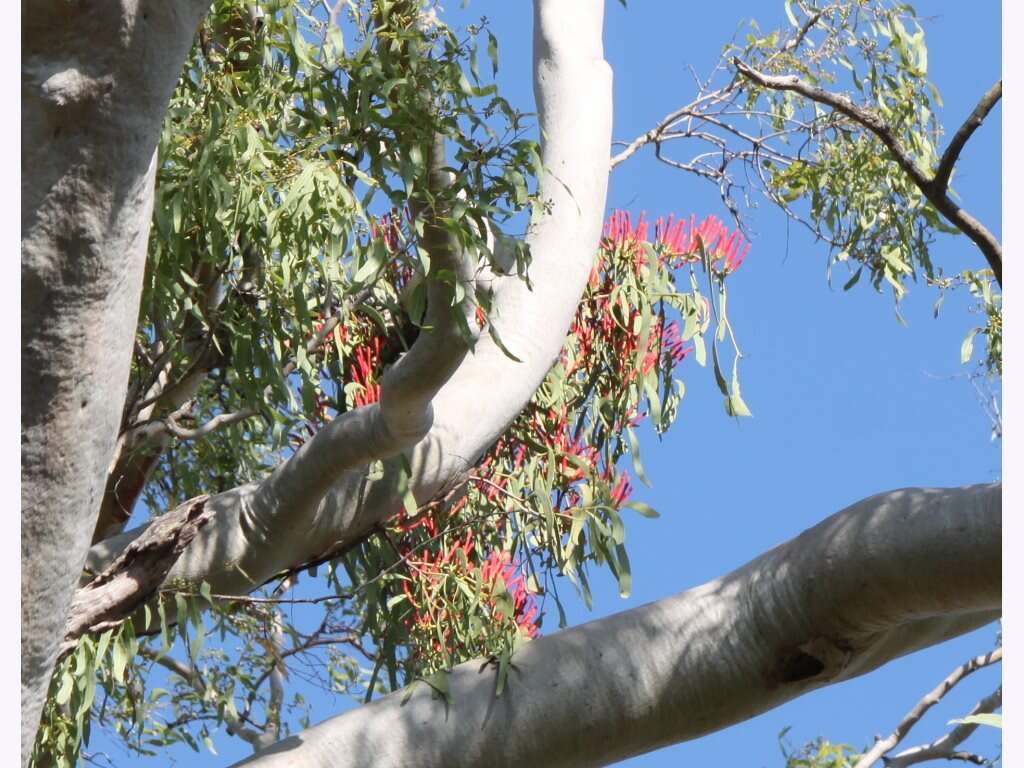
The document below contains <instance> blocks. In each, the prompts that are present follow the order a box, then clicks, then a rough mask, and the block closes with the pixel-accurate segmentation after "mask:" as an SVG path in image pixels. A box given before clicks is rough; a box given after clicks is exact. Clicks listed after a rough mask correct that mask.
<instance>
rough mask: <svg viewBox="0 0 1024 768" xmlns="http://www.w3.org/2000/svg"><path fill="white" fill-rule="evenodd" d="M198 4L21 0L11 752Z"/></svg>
mask: <svg viewBox="0 0 1024 768" xmlns="http://www.w3.org/2000/svg"><path fill="white" fill-rule="evenodd" d="M205 8H206V3H204V2H202V0H189V1H187V2H184V1H180V0H179V1H177V2H161V1H158V0H151V1H147V0H122V1H121V2H113V1H112V0H104V1H103V2H95V3H83V2H66V0H39V1H38V2H31V3H22V79H21V107H22V111H21V133H22V155H21V164H22V177H21V178H22V182H21V196H22V215H21V229H22V251H21V258H22V261H21V334H22V335H21V367H22V384H21V418H22V422H21V424H22V434H21V444H22V460H21V493H22V497H21V498H22V513H21V568H22V600H21V606H22V614H21V621H22V624H21V642H22V657H21V658H22V667H21V670H22V672H21V674H22V742H21V743H22V761H23V763H24V762H25V761H27V759H28V756H29V753H30V752H31V749H32V744H33V742H34V739H35V732H36V729H37V727H38V723H39V716H40V711H41V708H42V705H43V701H44V699H45V696H46V691H47V685H48V683H49V679H50V674H51V671H52V668H53V663H54V658H55V654H56V651H57V647H58V645H59V643H60V639H61V635H62V634H63V630H64V620H65V617H66V615H67V610H68V606H69V604H70V602H71V596H72V593H73V592H74V589H75V585H76V584H77V582H78V577H79V573H80V571H81V567H82V564H83V563H84V561H85V556H86V553H87V552H88V549H89V544H90V540H91V535H92V531H93V526H94V525H95V521H96V516H97V513H98V510H99V505H100V497H101V495H102V492H103V485H104V480H105V478H106V474H107V468H108V465H109V462H110V459H111V455H112V453H113V449H114V444H115V441H116V438H117V431H118V425H119V424H120V420H121V409H122V406H123V399H124V395H125V389H126V387H127V382H128V372H129V366H130V361H131V350H132V344H133V341H134V338H135V327H136V322H137V320H138V309H139V296H140V291H141V287H142V275H143V270H144V266H145V260H146V243H147V238H148V233H149V226H150V216H151V212H152V205H153V178H154V173H155V169H156V158H155V150H156V145H157V140H158V138H159V131H160V125H161V122H162V121H163V118H164V114H165V112H166V110H167V104H168V102H169V100H170V96H171V92H172V90H173V87H174V83H175V82H176V80H177V78H178V76H179V75H180V73H181V69H182V65H183V64H184V61H185V56H186V55H187V53H188V49H189V45H190V44H191V41H192V38H193V35H194V33H195V31H196V27H197V25H198V23H199V21H200V19H201V17H202V14H203V12H204V10H205Z"/></svg>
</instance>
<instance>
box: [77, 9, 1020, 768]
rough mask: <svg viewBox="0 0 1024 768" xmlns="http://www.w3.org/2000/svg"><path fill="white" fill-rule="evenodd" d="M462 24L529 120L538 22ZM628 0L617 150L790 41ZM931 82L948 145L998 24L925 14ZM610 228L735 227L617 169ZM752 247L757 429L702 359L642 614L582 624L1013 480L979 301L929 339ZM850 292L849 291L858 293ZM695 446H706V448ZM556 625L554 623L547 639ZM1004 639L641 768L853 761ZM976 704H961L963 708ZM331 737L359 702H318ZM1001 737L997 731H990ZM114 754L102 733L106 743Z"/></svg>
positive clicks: (746, 336)
mask: <svg viewBox="0 0 1024 768" xmlns="http://www.w3.org/2000/svg"><path fill="white" fill-rule="evenodd" d="M449 5H451V6H452V8H451V9H450V10H451V11H452V13H451V14H450V15H451V16H452V17H453V18H458V19H465V20H467V21H471V20H474V19H475V18H477V17H479V16H480V15H487V16H488V17H489V18H490V19H491V26H492V29H493V30H494V31H495V33H496V34H497V35H498V37H499V40H500V42H501V70H500V72H499V85H500V87H501V89H502V92H503V94H504V95H505V96H506V97H507V98H509V99H510V100H511V101H512V102H513V103H514V104H517V105H519V106H521V107H523V108H525V109H531V108H532V94H531V85H530V69H529V67H530V64H529V46H530V39H531V32H530V13H529V10H528V4H527V3H525V2H516V3H511V2H495V1H494V0H473V2H472V3H471V4H470V5H469V7H468V9H465V10H461V9H458V8H457V7H456V6H458V5H460V3H459V2H457V0H452V1H451V2H450V3H449ZM629 5H630V7H629V8H628V9H623V8H622V7H621V6H620V4H619V3H618V2H617V0H609V2H608V4H607V8H608V10H607V16H606V22H605V29H606V34H605V39H606V54H607V58H608V60H609V62H610V63H611V65H612V67H613V69H614V71H615V100H616V107H615V131H614V132H615V138H617V139H632V138H633V137H635V136H636V135H638V134H639V133H641V132H643V131H645V130H647V129H649V128H650V127H651V126H652V125H653V124H654V122H655V121H656V120H657V119H658V118H660V117H661V116H663V115H664V114H665V113H667V112H668V111H670V110H671V109H672V108H673V107H676V106H679V105H680V104H682V103H685V101H687V100H688V99H689V98H690V97H691V95H692V79H691V78H690V75H689V74H688V70H687V69H686V67H687V65H692V66H693V67H695V68H696V70H697V71H698V72H701V73H705V72H707V71H708V69H709V68H710V67H711V65H712V64H713V63H714V62H715V61H716V59H717V55H718V52H719V50H720V48H721V46H722V44H723V43H724V42H725V41H727V40H728V39H729V38H730V37H731V36H732V35H733V33H734V32H735V31H736V30H737V29H738V26H739V24H740V21H741V19H746V18H750V17H756V18H758V20H759V21H760V22H761V26H762V28H772V27H775V26H779V25H782V24H784V23H785V16H784V14H783V11H782V3H781V1H780V2H774V1H773V0H771V1H766V0H760V1H759V2H753V1H752V0H747V1H745V2H739V1H735V2H717V3H702V4H696V3H684V2H679V1H678V0H646V2H645V1H644V0H631V2H630V4H629ZM917 10H918V12H919V13H921V14H922V15H923V16H925V17H926V18H928V19H929V21H928V23H927V25H926V27H925V29H926V33H927V40H928V45H929V50H930V54H931V55H930V56H929V61H930V69H931V71H930V76H931V78H932V80H933V81H934V82H936V84H937V85H938V87H939V89H940V91H941V93H942V96H943V100H944V102H945V106H944V108H943V109H942V110H941V111H940V115H941V119H942V121H943V123H944V124H945V125H946V126H947V128H949V129H953V128H954V127H955V126H957V125H959V123H960V122H961V121H962V120H963V118H964V117H965V116H966V115H967V114H968V113H969V112H970V110H971V109H972V108H973V106H974V103H975V102H976V100H977V99H978V97H979V96H980V95H981V93H982V92H984V90H985V89H987V88H988V87H989V86H990V85H991V84H992V83H993V82H995V80H996V79H998V78H999V77H1000V60H1001V50H1000V37H1001V35H1000V11H1001V9H1000V4H999V3H997V2H991V1H989V2H981V3H972V4H968V3H962V2H953V1H952V0H945V1H944V2H938V1H933V2H919V3H918V4H917ZM1000 120H1001V109H1000V108H998V107H997V109H996V110H995V112H994V113H993V115H992V116H991V117H990V118H989V120H988V121H987V122H986V124H985V126H984V127H983V128H982V129H981V130H980V131H979V132H978V134H977V135H976V136H975V137H974V139H972V141H971V143H970V144H969V145H968V147H967V149H966V151H965V152H964V155H963V157H962V160H961V165H960V167H959V170H958V176H957V179H956V187H957V189H958V191H959V193H960V194H961V196H962V198H963V201H964V203H965V205H966V206H967V208H968V209H969V210H971V211H972V212H973V213H975V214H976V215H977V216H978V217H979V218H981V219H982V221H984V222H985V223H986V225H987V226H988V227H989V228H990V229H992V230H993V231H994V232H995V233H996V234H997V236H999V235H1000V233H1001V229H1002V227H1001V221H1000V209H1001V199H1000V188H1001V154H1000V146H1001V139H1002V137H1001V133H1000ZM609 208H610V209H611V208H624V209H628V210H631V211H634V212H638V211H640V210H646V211H647V212H648V213H649V215H652V216H656V215H660V214H667V213H676V214H683V215H688V214H690V213H691V212H693V213H696V214H697V215H698V216H702V215H705V214H715V215H718V216H720V217H723V218H724V217H725V213H726V212H725V211H724V210H722V206H721V203H720V201H719V199H718V196H717V192H716V190H715V189H714V188H712V187H711V186H710V185H708V184H706V183H701V182H698V181H695V180H694V179H691V178H689V177H687V176H684V175H683V174H681V173H680V172H679V171H675V170H672V169H669V168H667V167H665V166H662V165H660V164H658V163H657V162H656V161H655V160H654V158H653V154H652V153H651V152H650V151H646V152H642V153H641V154H639V155H638V156H636V157H634V158H632V159H631V160H629V161H628V162H627V163H625V164H624V165H623V166H621V167H620V168H619V169H617V170H616V171H615V172H614V174H613V176H612V180H611V188H610V194H609ZM751 221H752V224H753V228H754V232H755V237H754V247H753V249H752V251H751V253H750V256H749V257H748V259H747V261H746V263H745V264H744V266H743V268H742V270H740V272H739V273H738V274H737V275H736V276H735V277H734V278H733V279H732V280H731V285H730V299H729V306H730V317H731V319H732V322H733V324H734V327H735V328H736V332H737V334H738V336H739V340H740V343H741V345H742V347H743V350H744V353H745V361H744V365H743V367H742V369H741V374H742V382H743V393H744V397H745V399H746V401H747V403H748V405H749V406H750V407H751V409H752V410H753V412H754V418H753V419H747V420H743V421H740V422H737V421H734V420H731V419H728V418H727V417H726V416H725V415H724V413H723V410H722V406H721V397H720V395H719V394H718V391H717V389H716V388H715V385H714V381H713V379H712V376H711V374H710V372H709V371H707V370H703V369H698V368H697V367H696V365H694V364H692V361H688V364H687V366H686V367H684V370H683V377H684V379H685V381H686V386H687V395H686V398H685V400H684V402H683V406H682V409H681V412H680V416H679V420H678V422H677V424H676V426H675V427H674V428H673V430H672V431H671V432H670V433H669V435H668V436H666V437H665V438H664V439H663V440H662V441H661V443H660V444H658V442H657V440H656V439H655V438H654V437H653V435H648V436H647V439H646V445H645V446H644V448H645V450H644V458H645V464H646V467H647V473H648V475H649V477H650V478H651V480H652V483H653V488H651V489H647V488H643V487H642V486H641V487H640V488H639V489H638V490H637V492H636V497H637V498H639V499H640V500H643V501H646V502H648V503H649V504H651V505H652V506H654V507H656V508H657V509H658V510H659V511H660V512H661V513H662V517H661V518H660V519H658V520H644V519H640V518H639V517H636V518H634V519H633V521H632V522H633V524H632V526H631V527H630V529H629V539H628V542H627V543H628V545H629V550H630V554H631V560H632V563H633V569H634V573H633V585H634V588H633V595H632V596H631V597H630V598H629V599H627V600H622V599H620V598H619V597H618V594H617V589H616V587H615V585H614V584H613V582H612V580H611V579H610V577H609V578H606V579H602V578H598V579H597V585H596V589H595V607H594V611H593V612H588V611H587V610H586V609H585V608H584V607H583V606H582V604H573V605H572V606H571V607H570V611H569V619H570V622H571V623H579V622H583V621H587V620H589V619H592V618H597V617H600V616H603V615H607V614H610V613H614V612H617V611H620V610H623V609H625V608H629V607H632V606H636V605H640V604H642V603H645V602H649V601H651V600H656V599H658V598H661V597H664V596H667V595H670V594H673V593H675V592H678V591H681V590H683V589H686V588H689V587H692V586H694V585H697V584H700V583H702V582H704V581H707V580H709V579H711V578H714V577H716V576H718V575H721V574H723V573H725V572H727V571H729V570H731V569H732V568H734V567H736V566H739V565H741V564H742V563H744V562H746V561H747V560H749V559H751V558H752V557H754V556H756V555H757V554H759V553H761V552H763V551H764V550H765V549H768V548H770V547H772V546H774V545H775V544H778V543H780V542H782V541H784V540H786V539H788V538H791V537H792V536H794V535H796V534H798V533H799V532H800V531H802V530H804V529H805V528H807V527H809V526H811V525H813V524H814V523H817V522H818V521H820V520H821V519H822V518H824V517H825V516H827V515H829V514H831V513H832V512H835V511H837V510H839V509H841V508H842V507H844V506H846V505H847V504H849V503H852V502H854V501H856V500H858V499H860V498H863V497H865V496H868V495H870V494H873V493H876V492H879V491H883V490H887V489H892V488H897V487H901V486H908V485H939V486H941V485H959V484H969V483H978V482H987V481H991V480H994V479H998V478H999V477H1000V476H1001V461H1000V447H1001V446H1000V444H999V443H992V442H991V441H990V439H989V422H988V420H987V418H986V416H985V414H984V413H983V411H982V409H981V407H980V406H979V405H978V404H977V402H976V399H975V395H974V393H973V390H972V389H971V386H970V385H969V384H968V382H967V381H966V380H965V379H963V378H951V377H956V376H958V375H962V374H963V373H964V372H965V369H964V368H963V367H961V366H960V365H959V359H958V358H959V348H960V340H961V339H962V337H963V335H964V333H965V332H966V330H967V329H968V328H970V327H972V326H973V325H975V324H976V318H974V317H973V316H971V315H969V314H968V313H967V302H966V301H965V300H962V299H959V298H958V299H955V300H954V299H950V300H947V302H946V304H945V307H944V310H943V312H942V314H941V315H940V317H939V319H938V320H934V319H932V316H931V302H932V301H933V300H934V295H933V293H932V292H930V291H929V290H928V289H927V288H926V287H924V286H917V287H915V288H913V289H912V291H911V294H910V296H909V297H908V298H907V299H906V300H905V302H904V305H903V316H904V318H905V319H906V321H907V325H906V326H903V325H900V324H899V322H897V320H896V318H895V316H894V313H893V311H892V301H891V298H890V297H889V295H885V296H879V295H878V294H875V293H874V292H873V290H872V289H871V288H870V286H868V285H866V283H865V282H862V283H861V284H860V285H858V286H857V287H856V288H855V289H854V290H852V291H850V292H848V293H844V292H842V291H841V290H840V289H839V288H838V287H836V288H835V289H830V288H829V287H828V285H827V284H826V280H825V266H826V256H827V254H826V251H825V249H824V248H823V247H822V246H820V245H817V244H815V243H813V242H812V241H811V240H810V238H809V237H807V236H806V235H805V233H804V232H803V231H802V230H800V229H798V228H796V227H790V228H787V226H786V223H785V221H784V220H783V219H782V217H781V215H779V214H777V213H776V212H775V211H774V210H772V209H770V208H769V207H767V206H765V207H763V208H762V209H761V210H760V211H758V212H756V213H755V214H754V216H753V218H752V219H751ZM935 252H936V254H937V255H938V258H939V260H940V262H941V263H942V264H944V265H945V266H946V268H947V270H949V271H952V270H954V269H959V268H962V267H964V266H974V267H980V266H982V263H981V259H980V256H979V255H978V253H977V251H976V250H975V249H974V248H973V246H971V244H970V243H969V242H968V241H967V240H966V239H965V238H955V239H953V238H947V239H945V240H944V241H942V242H941V243H940V244H939V245H938V246H937V248H936V251H935ZM840 284H841V280H840ZM693 446H700V448H699V449H696V450H695V449H694V448H693ZM554 623H555V622H552V621H550V620H549V622H548V624H549V626H552V625H553V624H554ZM995 634H996V627H994V626H993V627H988V628H985V629H983V630H980V631H979V632H976V633H974V634H973V635H970V636H967V637H964V638H960V639H958V640H955V641H952V642H950V643H947V644H945V645H943V646H939V647H937V648H933V649H930V650H928V651H925V652H922V653H919V654H916V655H914V656H911V657H908V658H905V659H902V660H899V661H897V662H894V663H892V664H890V665H889V666H888V667H885V668H884V669H882V670H880V671H878V672H875V673H874V674H872V675H869V676H867V677H865V678H861V679H859V680H855V681H851V682H848V683H844V684H841V685H837V686H832V687H830V688H826V689H824V690H822V691H818V692H816V693H814V694H811V695H808V696H805V697H803V698H802V699H799V700H797V701H795V702H792V703H790V704H789V705H786V706H784V707H781V708H779V709H777V710H775V711H772V712H769V713H766V714H764V715H761V716H760V717H757V718H754V719H753V720H751V721H748V722H746V723H743V724H740V725H737V726H735V727H733V728H730V729H727V730H725V731H722V732H720V733H718V734H715V735H712V736H709V737H706V738H704V739H702V740H699V741H696V742H691V743H687V744H680V745H676V746H674V747H672V748H669V749H665V750H661V751H659V752H657V753H653V754H650V755H646V756H642V757H638V758H635V759H632V760H629V761H626V762H625V763H622V765H628V766H637V767H639V766H645V767H647V768H655V767H659V768H660V767H663V766H664V767H667V766H682V765H688V766H698V765H725V766H744V767H745V766H751V767H757V768H759V767H760V766H766V767H767V766H780V765H782V758H781V756H780V753H779V750H778V746H777V738H776V737H777V735H778V733H779V732H780V731H781V730H782V729H783V728H785V727H787V726H792V730H791V731H790V736H789V739H790V741H791V742H792V743H793V744H794V745H797V744H800V743H802V742H803V741H806V740H808V739H810V738H813V737H815V736H818V735H823V736H826V737H828V738H830V739H832V740H834V741H845V742H850V743H854V744H856V745H864V744H866V743H868V742H869V741H870V740H871V738H872V737H873V735H874V734H878V733H887V732H888V731H890V730H891V729H892V727H893V726H894V725H895V724H896V723H897V722H898V720H899V718H900V717H901V716H902V715H903V714H904V713H905V712H906V711H907V710H908V709H909V708H910V707H911V706H912V705H913V704H914V703H915V702H916V701H917V699H918V698H919V697H920V696H921V695H922V694H923V693H925V692H926V691H928V690H930V689H931V688H932V687H933V686H934V685H935V684H937V683H938V681H939V680H940V679H942V678H943V677H944V676H945V675H946V674H947V673H948V672H949V671H950V670H951V669H952V668H953V667H954V666H956V665H957V664H959V663H961V662H962V661H964V660H965V659H966V658H968V657H969V656H973V655H976V654H978V653H982V652H985V651H986V650H988V649H989V648H990V647H991V645H992V643H993V640H994V637H995ZM998 675H999V671H998V670H989V671H986V672H982V673H979V674H977V675H975V676H974V677H972V678H969V679H968V680H967V681H965V682H964V683H963V684H962V686H961V687H962V689H963V690H962V691H960V693H959V695H957V696H954V697H951V700H950V701H949V702H946V703H944V704H943V705H942V706H940V707H939V708H938V711H937V712H936V713H933V714H932V715H930V716H929V717H928V718H927V719H926V721H925V722H924V723H922V725H920V726H919V727H918V729H916V730H915V731H914V734H913V735H912V743H919V742H921V741H924V740H928V739H931V738H934V737H936V736H938V735H939V734H940V733H941V732H943V729H944V728H945V723H946V721H947V720H949V719H950V718H952V717H957V716H960V715H962V714H963V713H964V712H966V710H967V709H968V708H969V707H970V706H971V705H972V704H973V702H974V701H976V700H977V699H978V698H980V697H981V696H982V695H985V694H987V693H988V692H990V691H991V690H992V688H994V687H995V685H996V684H997V682H996V681H997V680H998ZM958 691H959V689H958ZM311 698H312V700H313V702H314V706H315V709H314V713H315V714H314V721H319V720H322V719H324V718H326V717H328V716H329V715H331V714H334V713H336V712H338V711H340V710H341V709H342V708H343V707H346V706H349V703H348V702H347V701H346V700H345V699H343V698H342V697H338V698H336V699H334V700H331V699H330V698H329V697H325V696H323V695H322V694H319V695H318V694H312V696H311ZM986 731H987V732H986ZM98 736H99V734H98V733H97V734H96V737H98ZM96 737H94V741H93V744H92V750H96V749H97V748H98V749H100V750H109V754H110V755H111V756H112V757H113V758H114V761H115V763H116V764H117V765H130V764H140V765H142V764H145V765H165V764H169V761H168V759H167V758H160V759H156V760H152V761H133V760H131V759H129V758H127V757H126V756H125V755H124V753H123V752H121V751H120V750H118V749H117V748H116V747H113V748H112V745H110V744H109V742H107V741H106V740H104V739H101V738H96ZM216 743H217V748H218V750H219V751H220V757H213V756H210V755H208V754H201V755H195V754H194V753H192V752H191V751H190V750H188V749H187V748H185V749H175V750H173V751H172V753H171V755H172V759H174V760H175V761H176V763H175V764H178V765H195V766H203V765H210V766H214V765H225V764H227V763H229V762H230V761H232V760H234V759H238V758H240V757H243V756H244V755H245V754H247V752H248V749H247V747H246V746H245V745H244V744H241V743H240V742H238V741H237V740H236V739H231V738H230V737H227V736H222V737H221V738H219V739H218V740H217V742H216ZM997 745H998V739H997V738H996V736H995V733H994V732H993V731H991V730H990V729H980V731H979V733H978V734H977V735H975V736H974V737H972V740H971V741H968V742H967V743H966V744H965V746H966V747H968V748H974V749H976V750H977V751H979V752H981V753H982V754H986V755H994V754H995V753H996V752H997V750H998V746H997ZM92 750H90V751H92Z"/></svg>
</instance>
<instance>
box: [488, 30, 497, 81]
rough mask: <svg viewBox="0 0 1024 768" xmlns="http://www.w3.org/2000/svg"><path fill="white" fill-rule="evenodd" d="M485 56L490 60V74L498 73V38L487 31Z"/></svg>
mask: <svg viewBox="0 0 1024 768" xmlns="http://www.w3.org/2000/svg"><path fill="white" fill-rule="evenodd" d="M487 56H488V58H490V60H491V76H492V77H493V76H494V75H497V74H498V38H496V37H495V36H494V35H492V34H491V33H490V32H488V33H487Z"/></svg>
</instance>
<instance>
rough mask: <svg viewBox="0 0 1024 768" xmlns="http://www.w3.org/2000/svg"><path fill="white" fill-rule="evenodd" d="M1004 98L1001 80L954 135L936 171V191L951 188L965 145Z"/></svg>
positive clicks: (987, 93) (982, 98)
mask: <svg viewBox="0 0 1024 768" xmlns="http://www.w3.org/2000/svg"><path fill="white" fill-rule="evenodd" d="M1002 97H1003V81H1002V80H1000V81H999V82H998V83H996V84H995V85H993V86H992V87H991V88H989V89H988V91H986V92H985V95H984V96H982V97H981V100H980V101H979V102H978V106H976V107H975V108H974V111H973V112H971V114H970V117H968V118H967V119H966V120H965V121H964V124H963V125H961V126H960V128H959V129H958V130H957V132H956V133H955V134H953V138H952V139H951V140H950V142H949V146H948V147H946V151H945V152H943V153H942V159H941V160H939V167H938V168H937V169H936V170H935V181H934V184H935V189H936V191H938V192H941V193H943V194H944V193H945V192H946V189H947V188H948V187H949V177H950V176H951V175H952V174H953V166H954V165H956V161H957V160H958V159H959V158H960V153H961V152H962V151H963V148H964V145H965V144H967V140H968V139H969V138H971V136H972V135H974V132H975V131H976V130H978V128H980V127H981V124H982V123H983V122H984V121H985V118H986V117H988V113H989V112H991V111H992V108H993V107H994V106H995V105H996V103H997V102H998V101H999V100H1000V99H1001V98H1002Z"/></svg>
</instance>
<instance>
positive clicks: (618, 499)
mask: <svg viewBox="0 0 1024 768" xmlns="http://www.w3.org/2000/svg"><path fill="white" fill-rule="evenodd" d="M632 493H633V485H632V483H630V482H629V475H628V474H627V473H625V472H623V473H622V474H621V475H619V479H618V480H617V481H616V483H615V487H614V488H612V490H611V493H610V494H609V496H610V498H611V500H612V503H614V504H615V506H616V507H621V506H622V505H623V504H625V503H626V501H627V500H628V499H629V497H630V495H631V494H632Z"/></svg>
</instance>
